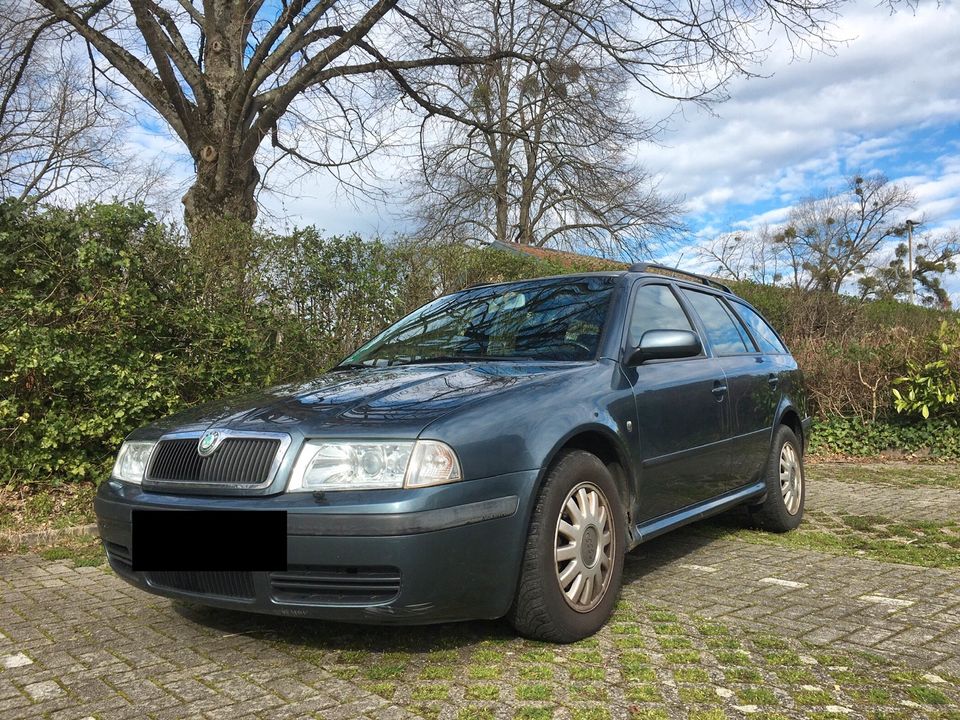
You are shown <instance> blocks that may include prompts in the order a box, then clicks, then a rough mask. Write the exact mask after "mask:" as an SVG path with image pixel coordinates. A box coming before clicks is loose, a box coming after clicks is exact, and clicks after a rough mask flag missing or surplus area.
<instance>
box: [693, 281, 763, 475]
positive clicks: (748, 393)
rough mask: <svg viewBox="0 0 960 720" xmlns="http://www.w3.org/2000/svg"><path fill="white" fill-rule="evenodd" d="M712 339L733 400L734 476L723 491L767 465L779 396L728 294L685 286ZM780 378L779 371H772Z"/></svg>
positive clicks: (712, 344)
mask: <svg viewBox="0 0 960 720" xmlns="http://www.w3.org/2000/svg"><path fill="white" fill-rule="evenodd" d="M683 295H684V297H685V298H686V299H687V300H688V302H689V303H690V304H691V305H692V306H693V308H694V310H695V312H696V314H697V316H698V317H699V318H700V320H701V322H702V323H703V325H704V329H705V332H706V334H707V336H708V338H709V339H710V344H711V347H712V349H713V352H714V355H715V356H716V357H717V360H718V362H719V363H720V367H722V368H723V372H724V375H725V376H726V378H727V388H728V393H729V402H730V421H731V438H730V444H729V448H730V453H731V457H730V469H731V476H730V482H729V484H727V485H726V487H724V488H720V491H721V492H723V491H727V490H733V489H735V488H737V487H741V486H743V485H746V484H748V483H750V482H752V481H755V480H756V479H757V477H758V476H759V473H760V472H761V471H762V468H763V462H764V460H765V458H766V455H767V450H768V449H769V444H770V430H771V426H772V424H773V413H774V411H775V409H776V404H775V402H771V390H772V388H773V387H774V386H775V383H773V384H772V381H771V379H770V375H771V367H770V365H769V363H768V362H767V361H766V359H765V357H764V355H763V354H761V353H760V352H759V348H758V346H757V344H756V343H755V341H754V339H753V338H752V337H751V335H750V334H749V333H748V332H747V329H746V327H744V325H743V323H742V322H741V321H740V319H739V318H738V317H737V316H736V315H735V314H734V312H733V310H732V308H731V307H730V306H729V305H728V304H727V302H726V301H725V299H724V298H721V297H719V296H718V295H714V294H712V293H707V292H701V291H699V290H692V289H688V288H684V290H683ZM773 377H774V378H776V375H775V374H774V375H773Z"/></svg>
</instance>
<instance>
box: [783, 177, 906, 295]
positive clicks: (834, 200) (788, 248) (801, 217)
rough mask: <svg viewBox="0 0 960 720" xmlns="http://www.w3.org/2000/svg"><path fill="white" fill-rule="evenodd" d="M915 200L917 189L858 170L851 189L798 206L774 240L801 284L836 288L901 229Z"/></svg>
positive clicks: (863, 267) (866, 264) (862, 269)
mask: <svg viewBox="0 0 960 720" xmlns="http://www.w3.org/2000/svg"><path fill="white" fill-rule="evenodd" d="M913 205H914V196H913V193H912V192H911V191H910V189H909V188H907V187H906V186H905V185H902V184H897V183H891V182H890V181H889V180H888V179H887V178H886V177H884V176H883V175H871V176H869V177H863V176H860V175H857V176H854V177H852V178H850V180H849V183H848V187H847V191H846V192H843V193H838V194H828V195H824V196H822V197H819V198H816V199H811V200H807V201H805V202H802V203H801V204H799V205H797V206H796V207H795V208H793V210H792V211H791V212H790V219H789V222H788V224H787V226H786V227H785V228H783V229H782V231H781V232H779V233H778V234H777V235H776V236H775V237H774V242H775V243H777V244H778V245H779V246H780V248H781V250H782V252H783V254H784V257H785V259H786V263H787V266H788V268H789V269H790V271H791V273H792V278H793V283H794V284H795V285H796V286H798V287H802V288H815V289H818V290H828V291H830V292H834V293H837V292H840V289H841V288H842V287H843V285H844V283H845V282H847V281H848V280H851V279H852V278H853V277H855V276H856V275H859V274H863V273H865V272H866V271H867V269H868V267H869V266H870V263H871V262H872V260H873V259H874V258H875V257H876V255H877V252H878V250H880V249H882V248H883V246H884V245H885V244H886V243H887V242H889V241H890V240H891V238H895V237H896V236H897V235H898V234H900V233H901V232H902V222H903V221H902V214H903V213H904V212H905V211H906V210H907V209H909V208H911V207H913Z"/></svg>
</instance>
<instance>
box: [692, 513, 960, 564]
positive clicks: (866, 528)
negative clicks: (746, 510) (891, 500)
mask: <svg viewBox="0 0 960 720" xmlns="http://www.w3.org/2000/svg"><path fill="white" fill-rule="evenodd" d="M693 532H696V533H698V534H700V535H704V536H707V537H711V538H717V539H725V540H743V541H746V542H751V543H758V544H764V545H779V546H781V547H788V548H799V549H803V550H816V551H819V552H827V553H834V554H839V555H856V556H859V557H868V558H871V559H873V560H879V561H881V562H895V563H904V564H907V565H920V566H923V567H936V568H944V569H951V568H960V522H957V521H948V520H943V521H938V522H933V521H924V520H911V521H896V520H893V519H891V518H886V517H880V516H876V515H871V516H857V515H850V514H848V513H830V512H824V511H818V512H808V513H807V514H806V516H805V519H804V522H803V523H802V524H801V525H800V527H799V528H797V529H796V530H794V531H792V532H789V533H783V534H775V533H767V532H763V531H759V530H753V529H750V528H747V527H744V524H743V521H742V518H741V517H740V516H739V515H734V514H730V515H722V516H718V517H716V518H714V519H712V520H708V521H706V522H703V523H699V524H698V525H695V526H693Z"/></svg>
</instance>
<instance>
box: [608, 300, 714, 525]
mask: <svg viewBox="0 0 960 720" xmlns="http://www.w3.org/2000/svg"><path fill="white" fill-rule="evenodd" d="M648 330H693V331H695V332H696V327H695V325H694V323H692V322H691V320H690V317H689V315H688V314H687V312H686V311H685V310H684V308H683V306H682V305H681V303H680V301H679V299H678V297H677V295H676V291H675V290H674V287H673V285H672V283H669V282H663V283H661V282H652V283H646V284H638V285H637V286H635V287H634V290H633V295H632V298H631V301H630V309H629V313H628V326H627V331H626V338H625V347H624V355H623V357H624V358H626V357H628V356H629V353H630V351H631V350H632V349H633V348H635V347H636V346H637V345H639V343H640V338H641V337H643V333H645V332H646V331H648ZM623 370H624V373H625V374H626V376H627V379H628V380H629V381H630V384H631V385H632V386H633V391H634V397H635V398H636V403H637V420H638V433H637V435H636V437H637V442H638V443H639V448H634V451H635V452H637V454H638V455H639V457H640V459H641V460H640V468H641V470H640V487H639V492H638V503H637V504H638V511H637V516H636V519H637V520H638V521H640V522H642V521H644V520H649V519H651V518H655V517H659V516H661V515H666V514H668V513H671V512H673V511H675V510H679V509H681V508H684V507H686V506H688V505H692V504H694V503H697V502H700V501H701V500H706V499H707V498H710V497H712V496H713V495H715V494H716V490H715V489H716V488H717V487H719V486H721V485H726V484H729V481H730V478H729V476H730V471H729V458H730V455H729V452H728V451H727V440H728V439H729V435H730V431H729V428H730V423H729V416H728V407H727V406H728V403H727V401H726V391H725V389H724V388H725V387H726V383H725V380H724V375H723V370H722V369H721V367H720V363H719V362H718V361H717V360H716V359H715V358H712V357H710V356H709V355H708V354H707V353H706V352H704V353H702V354H701V355H700V356H698V357H694V358H683V359H677V360H654V361H650V362H647V363H644V364H643V365H640V366H637V367H629V366H627V365H626V364H624V365H623Z"/></svg>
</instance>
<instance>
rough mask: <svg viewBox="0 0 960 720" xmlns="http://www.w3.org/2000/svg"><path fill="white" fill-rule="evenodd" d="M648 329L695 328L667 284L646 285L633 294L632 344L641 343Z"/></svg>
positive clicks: (631, 314) (633, 345) (631, 317)
mask: <svg viewBox="0 0 960 720" xmlns="http://www.w3.org/2000/svg"><path fill="white" fill-rule="evenodd" d="M647 330H693V328H692V327H691V325H690V320H689V319H688V318H687V314H686V313H685V312H684V311H683V308H682V307H680V301H679V300H677V297H676V295H674V294H673V291H672V290H671V289H670V287H669V286H667V285H644V286H643V287H641V288H639V289H637V293H636V295H634V296H633V309H632V310H631V313H630V346H631V347H636V346H637V345H639V344H640V338H642V337H643V334H644V333H645V332H647Z"/></svg>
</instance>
